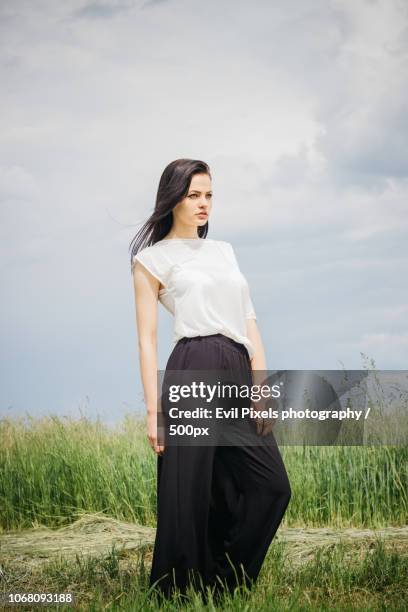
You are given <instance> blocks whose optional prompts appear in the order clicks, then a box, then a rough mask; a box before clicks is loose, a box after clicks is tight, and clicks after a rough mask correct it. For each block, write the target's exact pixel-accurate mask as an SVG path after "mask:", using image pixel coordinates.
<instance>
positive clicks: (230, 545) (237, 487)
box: [150, 334, 291, 597]
mask: <svg viewBox="0 0 408 612" xmlns="http://www.w3.org/2000/svg"><path fill="white" fill-rule="evenodd" d="M185 369H189V370H231V371H233V372H234V379H235V380H241V381H242V382H246V383H247V384H249V385H250V384H251V380H252V379H251V378H248V376H251V375H250V372H251V363H250V359H249V355H248V351H247V349H246V347H245V346H244V345H243V344H241V343H238V342H235V341H234V340H232V339H230V338H228V337H226V336H224V335H222V334H213V335H210V336H196V337H193V338H187V337H186V338H182V339H181V340H179V341H178V343H177V344H176V346H175V347H174V349H173V351H172V353H171V355H170V357H169V360H168V362H167V366H166V371H167V370H185ZM259 438H260V442H259V446H254V445H251V446H220V445H212V446H198V445H194V446H181V445H180V446H166V447H165V450H164V453H163V455H161V456H158V457H157V531H156V540H155V545H154V551H153V561H152V568H151V573H150V586H153V585H155V586H156V587H157V588H158V589H159V590H160V591H161V592H162V593H163V594H164V595H165V596H167V597H169V596H170V595H171V593H172V591H173V590H174V589H175V588H177V589H179V590H180V592H182V593H185V592H186V589H187V587H188V585H189V584H191V585H192V586H194V588H196V589H197V590H200V591H202V592H203V593H205V590H206V587H207V586H210V587H213V586H214V587H216V588H215V591H216V590H218V589H219V588H220V585H221V583H222V584H224V585H225V586H226V587H227V588H228V589H229V590H230V591H231V592H232V591H233V590H234V588H235V587H236V586H239V585H241V584H245V585H246V586H247V587H249V588H250V587H251V586H252V584H253V582H254V581H255V580H256V579H257V577H258V574H259V571H260V569H261V566H262V563H263V561H264V558H265V555H266V553H267V551H268V548H269V545H270V543H271V541H272V538H273V537H274V535H275V533H276V531H277V529H278V527H279V524H280V522H281V520H282V518H283V515H284V513H285V510H286V508H287V506H288V503H289V500H290V496H291V489H290V484H289V480H288V476H287V473H286V470H285V466H284V464H283V461H282V457H281V454H280V452H279V449H278V446H277V444H276V442H275V438H274V436H273V434H269V435H267V436H259Z"/></svg>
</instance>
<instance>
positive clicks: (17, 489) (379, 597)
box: [0, 417, 408, 610]
mask: <svg viewBox="0 0 408 612" xmlns="http://www.w3.org/2000/svg"><path fill="white" fill-rule="evenodd" d="M0 439H1V447H0V501H1V503H0V527H1V530H2V531H3V533H6V532H9V531H11V530H14V531H15V530H24V529H27V528H31V527H33V526H37V525H46V526H48V527H55V528H57V527H60V526H62V525H66V524H67V523H70V522H73V521H74V520H75V519H76V518H77V517H78V513H81V511H85V512H99V513H101V512H102V513H105V514H106V515H107V516H109V517H114V518H117V519H120V520H122V521H128V522H130V523H139V524H141V525H145V526H150V527H154V526H155V509H156V457H155V455H154V453H153V452H152V450H151V449H150V447H149V445H148V442H147V438H146V434H145V424H144V422H141V421H140V420H137V419H136V418H131V417H128V418H126V419H125V420H124V421H123V422H122V423H121V425H120V426H118V427H117V429H115V430H112V429H109V428H107V427H106V426H104V425H103V424H102V423H100V422H96V423H95V422H92V421H89V420H87V419H85V418H83V419H81V420H77V421H74V420H68V419H59V418H55V417H54V418H45V419H38V420H35V419H29V420H26V421H19V420H7V419H3V420H2V421H0ZM281 452H282V455H283V457H284V461H285V464H286V468H287V471H288V474H289V479H290V482H291V486H292V499H291V502H290V505H289V509H288V511H287V513H286V516H285V519H284V522H283V525H285V526H288V527H291V526H292V527H294V526H298V527H303V526H305V527H306V526H308V527H311V526H314V527H324V526H334V527H355V528H361V527H370V528H376V527H383V526H391V525H393V526H404V525H406V524H407V516H408V448H407V447H406V446H399V447H397V446H395V447H383V446H375V447H305V448H299V447H283V448H282V449H281ZM1 569H2V574H1V576H2V578H1V580H2V589H3V590H11V588H13V589H16V590H25V591H27V590H32V591H33V590H38V589H40V588H42V589H44V588H47V590H48V591H54V592H57V591H59V590H64V589H67V588H68V587H69V586H71V588H72V589H73V590H75V592H76V593H77V594H78V598H79V600H80V601H82V602H83V605H84V608H83V609H95V610H99V609H102V608H104V607H105V606H107V608H104V609H126V610H128V609H129V610H131V609H158V607H159V602H158V600H154V599H151V598H150V599H148V598H147V593H146V582H147V574H148V571H147V569H146V564H145V560H144V554H141V555H139V556H138V557H137V562H136V561H135V564H134V565H127V566H126V567H125V568H123V570H121V569H120V558H119V557H118V556H117V554H116V553H115V550H113V551H112V553H111V554H110V555H108V556H106V555H105V556H104V557H101V558H98V557H86V558H85V557H84V558H81V557H80V556H78V558H77V559H75V560H72V559H70V560H64V559H61V560H59V561H56V560H54V561H51V562H50V563H47V564H42V565H41V568H40V567H38V568H37V570H36V571H33V572H32V573H31V575H30V576H29V577H27V575H26V574H24V580H23V578H22V576H21V575H20V573H21V572H19V569H18V565H16V563H15V562H14V561H12V560H10V559H3V560H2V562H1ZM407 570H408V561H407V551H405V552H404V550H401V549H399V550H398V551H396V550H392V549H390V548H389V547H385V546H384V545H383V543H382V542H381V541H379V542H377V543H376V544H375V545H372V546H370V547H364V546H354V547H353V546H349V547H348V546H344V545H331V546H329V547H323V548H322V550H321V551H320V552H318V553H317V554H316V555H315V556H314V558H313V559H312V560H309V561H308V562H306V563H303V564H302V565H292V563H291V560H290V558H288V557H286V556H285V546H284V544H280V543H278V542H276V543H273V544H272V546H271V548H270V551H269V553H268V556H267V559H266V561H265V564H264V566H263V568H262V572H261V575H260V577H259V580H258V583H257V585H256V588H255V589H254V590H253V591H252V592H251V593H247V594H245V593H240V594H237V595H236V597H235V598H234V599H231V598H229V599H228V598H227V600H226V601H224V603H223V604H222V605H220V608H219V609H231V610H251V609H255V608H256V609H259V610H275V609H276V610H283V609H295V610H298V609H299V610H309V609H322V610H325V609H330V610H333V609H339V610H340V609H361V610H369V609H373V610H376V609H381V610H384V609H390V610H391V609H392V610H398V609H401V610H403V609H406V607H404V605H405V600H406V594H407V592H408V578H407V577H408V571H407ZM171 606H173V607H172V608H171ZM180 606H181V607H182V608H183V609H204V606H203V604H202V602H200V599H199V596H198V595H194V594H191V596H190V598H189V599H188V601H182V600H181V599H180V600H179V602H178V603H177V602H173V604H170V603H167V604H163V609H164V608H165V607H167V608H168V609H178V608H179V607H180ZM208 609H215V608H214V606H213V605H212V604H211V603H209V604H208Z"/></svg>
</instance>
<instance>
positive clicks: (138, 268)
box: [133, 260, 164, 454]
mask: <svg viewBox="0 0 408 612" xmlns="http://www.w3.org/2000/svg"><path fill="white" fill-rule="evenodd" d="M133 286H134V292H135V306H136V326H137V334H138V346H139V363H140V373H141V378H142V383H143V388H144V397H145V402H146V408H147V437H148V438H149V442H150V445H151V447H152V448H153V450H154V451H155V452H156V453H157V454H162V453H163V451H164V446H163V445H158V443H157V301H158V293H159V287H160V283H159V281H158V280H157V278H155V277H154V276H153V275H152V274H150V272H148V270H147V269H146V268H145V267H144V266H143V265H142V264H141V263H140V262H139V261H137V260H136V261H135V264H134V268H133Z"/></svg>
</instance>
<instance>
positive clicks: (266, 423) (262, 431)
mask: <svg viewBox="0 0 408 612" xmlns="http://www.w3.org/2000/svg"><path fill="white" fill-rule="evenodd" d="M251 408H252V409H253V410H256V411H258V412H260V411H262V410H266V411H268V409H269V408H271V409H272V410H277V409H278V403H277V401H276V399H275V398H273V397H261V399H260V400H258V401H256V402H255V401H254V400H252V402H251ZM252 420H253V421H255V423H256V433H257V434H258V436H259V435H261V436H267V435H268V434H270V433H271V432H272V430H273V426H274V424H275V422H276V421H277V419H270V418H263V417H256V418H254V419H252Z"/></svg>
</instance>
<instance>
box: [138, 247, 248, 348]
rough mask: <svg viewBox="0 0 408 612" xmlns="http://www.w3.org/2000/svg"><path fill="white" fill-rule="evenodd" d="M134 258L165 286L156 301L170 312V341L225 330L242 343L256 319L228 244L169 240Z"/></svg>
mask: <svg viewBox="0 0 408 612" xmlns="http://www.w3.org/2000/svg"><path fill="white" fill-rule="evenodd" d="M136 260H138V261H140V263H142V264H143V266H144V267H145V268H146V269H147V270H148V271H149V272H150V273H151V274H152V275H153V276H155V277H156V278H157V279H158V280H159V281H160V282H161V284H162V285H163V288H162V289H160V291H159V296H158V299H159V301H160V302H161V304H162V305H163V306H164V307H165V308H166V309H167V310H168V311H169V312H170V313H171V314H172V315H174V336H173V339H174V343H175V344H176V343H177V342H178V340H180V338H183V337H193V336H208V335H210V334H218V333H220V334H224V335H225V336H227V337H229V338H232V339H233V340H235V341H236V342H240V343H241V344H244V346H246V348H247V350H248V353H249V356H250V358H252V357H253V353H254V351H253V346H252V343H251V342H250V340H249V339H248V338H247V336H246V319H256V314H255V310H254V306H253V303H252V300H251V296H250V290H249V286H248V283H247V281H246V279H245V277H244V276H243V274H242V273H241V271H240V269H239V265H238V262H237V259H236V256H235V253H234V250H233V248H232V245H231V244H230V243H229V242H224V241H223V240H212V239H210V238H170V239H165V240H159V242H156V243H155V244H153V245H151V246H148V247H145V248H144V249H142V250H141V251H139V252H138V253H136V255H134V256H133V260H132V272H133V267H134V263H135V261H136Z"/></svg>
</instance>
